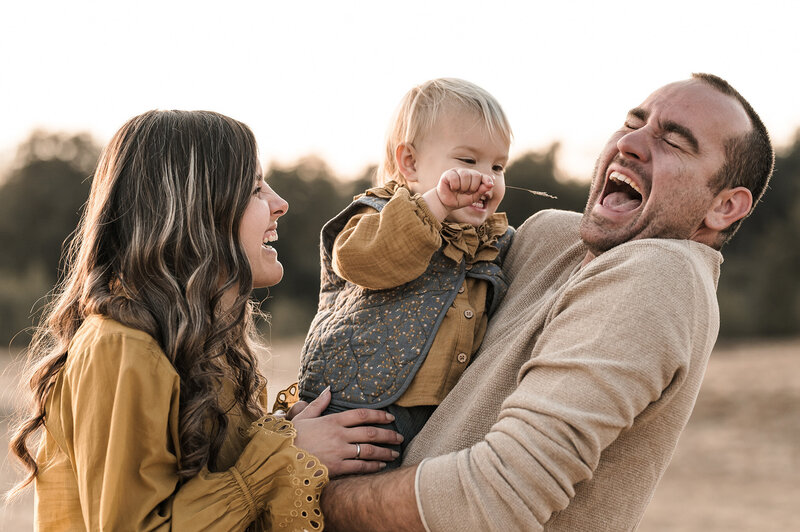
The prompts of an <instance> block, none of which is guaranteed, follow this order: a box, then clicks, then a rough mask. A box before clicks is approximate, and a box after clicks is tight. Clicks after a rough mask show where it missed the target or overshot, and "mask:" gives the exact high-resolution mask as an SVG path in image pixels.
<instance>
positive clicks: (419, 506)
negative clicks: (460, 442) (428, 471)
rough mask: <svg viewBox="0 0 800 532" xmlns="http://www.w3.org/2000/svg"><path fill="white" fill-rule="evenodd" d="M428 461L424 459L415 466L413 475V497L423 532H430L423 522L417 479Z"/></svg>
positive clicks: (423, 515)
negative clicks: (415, 500) (415, 469)
mask: <svg viewBox="0 0 800 532" xmlns="http://www.w3.org/2000/svg"><path fill="white" fill-rule="evenodd" d="M427 461H428V459H427V458H426V459H425V460H423V461H422V462H420V463H419V465H418V466H417V472H416V474H415V475H414V496H415V497H416V499H417V512H418V513H419V519H420V521H422V526H423V527H424V528H425V532H431V529H430V527H429V526H428V522H427V521H425V512H424V511H423V510H422V499H421V498H420V496H419V493H420V489H419V479H420V476H421V475H422V466H423V465H425V462H427Z"/></svg>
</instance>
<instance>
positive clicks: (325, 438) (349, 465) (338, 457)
mask: <svg viewBox="0 0 800 532" xmlns="http://www.w3.org/2000/svg"><path fill="white" fill-rule="evenodd" d="M330 402H331V392H330V390H329V389H326V390H325V391H323V392H322V393H321V394H320V395H319V397H317V398H316V399H314V400H313V401H312V402H311V403H309V404H308V405H307V406H305V408H303V406H304V405H301V406H300V408H302V411H301V412H300V413H297V414H295V413H294V412H292V411H290V415H292V414H293V417H291V419H292V423H294V427H295V429H296V430H297V437H296V438H295V442H294V444H295V445H296V446H297V447H300V448H302V449H305V450H306V451H308V452H310V453H311V454H313V455H315V456H316V457H317V458H319V459H320V460H321V461H322V463H323V464H325V465H326V466H327V468H328V472H329V474H330V476H331V477H336V476H339V475H351V474H354V473H374V472H376V471H380V470H381V469H383V468H384V467H386V464H385V463H384V462H388V461H390V460H394V459H395V458H397V457H398V456H399V453H398V452H397V451H393V450H391V449H387V448H385V447H380V446H378V445H372V444H373V443H386V444H392V445H397V444H399V443H400V442H401V441H403V437H402V436H401V435H400V434H398V433H396V432H394V431H392V430H387V429H379V428H377V427H371V426H364V425H385V424H387V423H390V422H392V421H393V420H394V416H393V415H391V414H389V413H387V412H384V411H382V410H371V409H369V408H359V409H356V410H348V411H346V412H339V413H336V414H329V415H327V416H321V414H322V412H323V411H324V410H325V409H326V408H327V407H328V404H330ZM292 410H296V409H294V408H293V409H292ZM367 442H371V443H367Z"/></svg>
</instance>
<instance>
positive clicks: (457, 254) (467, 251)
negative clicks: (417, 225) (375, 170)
mask: <svg viewBox="0 0 800 532" xmlns="http://www.w3.org/2000/svg"><path fill="white" fill-rule="evenodd" d="M399 188H407V187H404V186H403V185H401V184H400V183H397V182H396V181H389V182H388V183H386V184H385V185H384V186H382V187H375V188H371V189H369V190H367V191H366V192H365V194H366V195H368V196H375V197H376V198H381V199H387V200H388V199H391V198H392V197H393V196H394V194H395V193H396V192H397V190H398V189H399ZM412 199H414V200H415V201H420V200H421V196H419V195H418V194H415V195H414V196H413V197H412ZM507 230H508V219H507V218H506V214H505V213H504V212H496V213H494V214H493V215H491V216H490V217H488V218H487V219H486V221H485V222H483V223H482V224H481V225H480V226H478V227H474V226H473V225H470V224H468V223H459V222H447V221H445V222H442V230H441V233H440V234H441V236H442V240H443V241H444V249H442V252H443V253H444V254H445V256H446V257H447V258H449V259H451V260H453V261H455V262H461V259H466V261H467V263H473V262H478V261H491V260H494V259H495V257H497V254H498V253H500V250H499V249H498V248H497V247H496V246H495V243H497V240H498V239H499V238H500V237H501V236H503V235H504V234H505V232H506V231H507Z"/></svg>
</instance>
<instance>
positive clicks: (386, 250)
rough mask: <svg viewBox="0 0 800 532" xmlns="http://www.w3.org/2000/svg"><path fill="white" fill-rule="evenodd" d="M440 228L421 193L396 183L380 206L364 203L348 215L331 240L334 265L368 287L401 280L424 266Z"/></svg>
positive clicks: (392, 284) (391, 285) (393, 284)
mask: <svg viewBox="0 0 800 532" xmlns="http://www.w3.org/2000/svg"><path fill="white" fill-rule="evenodd" d="M441 228H442V226H441V223H439V221H438V220H436V218H435V217H434V216H433V214H432V213H431V212H430V210H429V209H428V207H427V205H426V204H425V202H424V201H423V200H422V198H420V197H419V196H411V195H410V193H409V191H408V190H407V189H405V188H399V189H398V190H397V192H396V193H395V195H394V196H393V197H392V199H391V200H389V202H388V203H387V204H386V206H385V207H384V208H383V210H381V211H380V212H375V211H374V210H373V209H371V208H369V207H366V210H365V211H364V212H361V213H359V214H356V215H355V216H353V217H352V218H350V220H349V221H348V223H347V225H346V226H345V227H344V229H343V230H342V231H341V232H340V233H339V235H338V236H337V237H336V240H335V241H334V244H333V270H334V272H335V273H336V275H338V276H339V277H341V278H342V279H345V280H347V281H349V282H351V283H353V284H357V285H359V286H362V287H364V288H369V289H372V290H384V289H387V288H394V287H396V286H400V285H402V284H405V283H407V282H409V281H412V280H414V279H416V278H417V277H419V276H420V275H422V274H423V273H424V272H425V270H426V269H427V267H428V263H429V262H430V259H431V256H432V255H433V254H434V253H435V252H436V250H437V249H439V247H440V246H441V245H442V237H441V235H440V231H441Z"/></svg>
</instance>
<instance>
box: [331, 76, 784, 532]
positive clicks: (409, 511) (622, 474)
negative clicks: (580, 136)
mask: <svg viewBox="0 0 800 532" xmlns="http://www.w3.org/2000/svg"><path fill="white" fill-rule="evenodd" d="M773 159H774V156H773V151H772V147H771V145H770V141H769V137H768V135H767V132H766V129H765V128H764V125H763V124H762V122H761V120H760V119H759V118H758V116H757V115H756V113H755V112H754V111H753V109H752V108H751V107H750V105H749V104H748V103H747V102H746V101H745V100H744V99H743V98H742V97H741V96H740V95H739V94H738V93H737V92H736V91H735V90H734V89H732V88H731V87H730V85H728V84H727V83H726V82H725V81H723V80H722V79H720V78H718V77H716V76H712V75H708V74H695V75H694V76H693V77H692V79H690V80H686V81H680V82H677V83H672V84H670V85H667V86H665V87H662V88H661V89H659V90H657V91H656V92H654V93H653V94H652V95H651V96H650V97H648V98H647V99H646V100H645V101H644V103H642V104H641V105H640V106H639V107H636V108H634V109H632V110H631V111H629V113H628V115H627V118H626V120H625V122H624V125H623V127H622V128H620V129H619V130H618V131H617V132H616V133H614V134H613V135H612V137H611V139H610V140H609V142H608V144H607V146H606V148H605V149H604V151H603V152H602V153H601V154H600V157H599V158H598V161H597V165H596V167H595V171H594V177H593V183H592V189H591V192H590V195H589V200H588V203H587V205H586V210H585V212H584V214H583V217H581V216H579V215H577V214H574V213H566V212H559V211H544V212H541V213H537V214H536V215H534V216H533V217H531V219H530V220H528V221H527V222H526V223H525V224H524V225H523V226H522V227H521V228H520V229H519V231H518V232H517V236H516V237H515V240H514V244H513V246H512V249H511V251H510V253H509V255H508V258H507V262H506V264H507V267H508V274H509V277H510V279H511V281H512V284H511V286H510V289H509V291H508V295H507V297H506V299H505V301H504V302H503V304H502V306H501V308H500V309H499V310H498V312H497V313H496V314H495V315H494V317H493V318H492V320H491V323H490V325H489V330H488V331H487V334H486V338H485V340H484V343H483V346H482V347H481V351H480V354H479V356H478V357H477V358H476V359H475V361H474V362H473V363H472V365H471V367H470V368H469V370H468V371H467V372H466V373H465V374H464V377H462V379H461V380H460V381H459V383H458V385H457V386H456V388H455V389H454V390H453V391H452V392H451V393H450V395H448V397H447V399H446V400H445V401H444V402H443V403H442V404H441V406H440V407H439V408H438V409H437V410H436V412H435V413H434V415H433V417H432V418H431V419H430V421H429V422H428V424H427V425H426V426H425V428H424V429H423V431H422V432H421V433H420V434H419V435H418V436H417V437H416V438H415V440H414V441H413V442H412V444H411V445H410V446H409V449H408V452H407V454H406V456H405V458H404V462H403V463H404V465H406V466H407V467H403V468H401V469H399V470H396V471H392V472H390V473H386V474H382V475H373V476H366V477H354V478H348V479H343V480H340V481H334V482H332V483H331V485H330V486H329V487H328V488H327V489H326V491H325V492H324V494H323V509H324V513H325V515H326V525H327V526H328V527H329V529H333V530H426V529H427V530H431V531H438V530H503V531H506V530H548V531H555V530H559V531H562V530H563V531H582V530H586V531H597V530H609V531H618V530H631V529H634V528H635V527H636V525H637V524H638V522H639V520H640V519H641V516H642V515H643V513H644V510H645V508H646V506H647V503H648V502H649V500H650V498H651V497H652V494H653V492H654V490H655V487H656V484H657V483H658V481H659V479H660V478H661V475H662V474H663V472H664V470H665V469H666V467H667V464H668V463H669V460H670V458H671V456H672V453H673V451H674V448H675V446H676V444H677V441H678V436H679V435H680V432H681V431H682V430H683V428H684V426H685V425H686V422H687V421H688V419H689V415H690V414H691V410H692V408H693V406H694V402H695V399H696V397H697V393H698V390H699V387H700V383H701V381H702V378H703V373H704V371H705V367H706V363H707V360H708V356H709V354H710V352H711V349H712V347H713V345H714V342H715V340H716V336H717V331H718V326H719V315H718V308H717V302H716V294H715V291H716V283H717V278H718V274H719V266H720V263H721V262H722V256H721V254H720V253H719V251H718V250H719V248H720V247H721V246H722V245H723V244H724V243H725V242H726V241H727V240H728V239H729V238H730V237H731V236H732V234H733V233H734V232H735V230H736V229H737V228H738V226H739V224H740V223H741V220H742V219H743V218H744V217H746V216H747V215H748V214H749V213H750V212H751V210H752V208H753V206H754V205H755V204H756V203H757V201H758V199H759V198H760V197H761V195H762V194H763V192H764V190H765V188H766V185H767V182H768V180H769V177H770V175H771V173H772V165H773ZM359 450H360V449H359Z"/></svg>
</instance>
